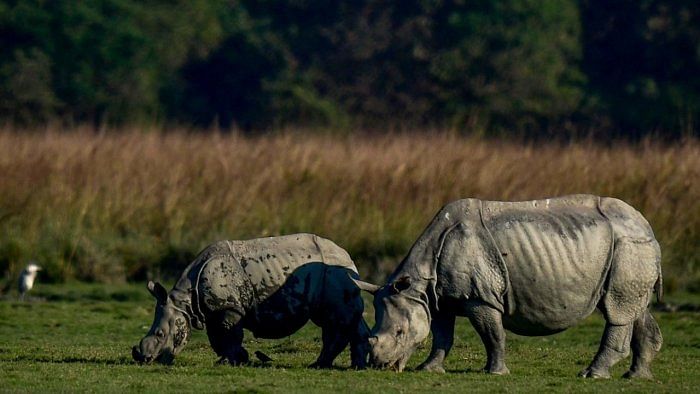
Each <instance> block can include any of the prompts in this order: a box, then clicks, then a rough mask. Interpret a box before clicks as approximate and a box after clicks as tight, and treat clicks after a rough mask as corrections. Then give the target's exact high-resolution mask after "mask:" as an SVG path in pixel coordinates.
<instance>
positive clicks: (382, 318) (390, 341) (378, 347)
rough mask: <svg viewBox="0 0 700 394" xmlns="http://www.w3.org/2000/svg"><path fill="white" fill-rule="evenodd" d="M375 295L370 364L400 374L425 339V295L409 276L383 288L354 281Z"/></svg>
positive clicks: (427, 324) (427, 319) (427, 320)
mask: <svg viewBox="0 0 700 394" xmlns="http://www.w3.org/2000/svg"><path fill="white" fill-rule="evenodd" d="M353 281H354V282H355V284H356V285H357V287H359V288H360V289H362V290H365V291H368V292H369V293H371V294H373V295H374V316H375V324H374V328H373V329H372V332H371V334H370V338H369V340H368V341H369V344H370V357H369V361H370V364H372V365H373V366H374V367H378V368H390V369H394V370H396V371H398V372H401V371H403V369H404V367H405V366H406V363H407V362H408V359H409V358H410V357H411V354H413V352H414V351H415V350H416V348H417V347H418V345H419V344H420V343H421V342H423V340H425V338H427V337H428V333H429V332H430V312H429V306H428V300H427V296H426V295H425V292H423V291H418V290H417V289H416V288H414V287H413V286H412V284H411V279H410V277H408V276H404V277H401V278H399V279H397V280H395V281H393V282H390V283H388V284H386V285H384V286H381V287H380V286H377V285H373V284H371V283H367V282H362V281H359V280H355V279H353Z"/></svg>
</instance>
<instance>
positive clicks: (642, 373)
mask: <svg viewBox="0 0 700 394" xmlns="http://www.w3.org/2000/svg"><path fill="white" fill-rule="evenodd" d="M662 343H663V338H662V336H661V330H659V325H658V324H657V323H656V320H654V317H653V316H652V315H651V313H649V311H646V312H645V313H644V314H642V316H640V317H639V318H638V319H637V320H635V322H634V327H633V328H632V366H631V367H630V370H629V371H627V372H626V373H625V375H624V377H626V378H645V379H651V378H653V375H652V374H651V361H652V360H653V359H654V356H656V353H658V351H659V350H661V344H662Z"/></svg>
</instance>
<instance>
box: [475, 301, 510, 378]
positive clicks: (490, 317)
mask: <svg viewBox="0 0 700 394" xmlns="http://www.w3.org/2000/svg"><path fill="white" fill-rule="evenodd" d="M467 317H469V321H471V323H472V325H473V326H474V328H475V329H476V332H477V333H479V336H480V337H481V341H482V342H483V343H484V347H485V348H486V359H487V361H486V366H485V367H484V371H485V372H488V373H492V374H495V375H507V374H509V373H510V371H509V370H508V367H506V363H505V356H506V332H505V330H504V329H503V322H502V316H501V312H500V311H499V310H498V309H495V308H493V307H491V306H490V305H487V304H483V303H476V304H473V305H471V306H470V307H469V308H468V310H467Z"/></svg>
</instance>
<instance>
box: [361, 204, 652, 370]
mask: <svg viewBox="0 0 700 394" xmlns="http://www.w3.org/2000/svg"><path fill="white" fill-rule="evenodd" d="M659 263H660V249H659V245H658V243H657V241H656V240H655V238H654V234H653V232H652V230H651V227H650V226H649V223H648V222H647V221H646V220H645V219H644V217H642V215H641V214H640V213H639V212H637V211H636V210H634V208H632V207H630V206H629V205H627V204H626V203H624V202H622V201H620V200H617V199H614V198H605V197H597V196H590V195H574V196H566V197H560V198H552V199H546V200H537V201H525V202H490V201H480V200H475V199H467V200H459V201H456V202H453V203H450V204H448V205H446V206H445V207H443V208H442V209H441V210H440V212H439V213H438V214H437V216H435V218H434V219H433V221H432V222H431V223H430V225H429V226H428V228H427V229H426V230H425V231H424V232H423V234H422V235H421V236H420V238H419V239H418V240H417V241H416V243H415V244H414V245H413V247H412V248H411V250H410V252H409V254H408V255H407V257H406V258H405V259H404V260H403V262H402V263H401V264H400V265H399V267H398V268H397V269H396V271H394V273H393V274H392V275H391V276H390V278H389V280H388V283H387V284H386V285H384V286H382V287H379V286H375V285H372V284H369V283H366V282H360V281H356V284H357V285H358V286H359V287H360V288H362V289H364V290H367V291H370V292H372V293H373V294H374V306H375V310H376V325H375V327H374V328H373V330H372V333H371V336H370V338H369V343H370V346H371V350H370V362H371V363H372V364H373V365H375V366H379V367H389V368H394V369H396V370H399V371H401V370H402V369H403V368H404V367H405V365H406V362H407V361H408V358H409V357H410V356H411V354H412V353H413V351H414V350H415V349H416V347H417V346H418V345H419V344H420V343H421V342H422V341H423V340H424V339H425V338H426V337H427V336H428V333H429V331H432V334H433V345H432V351H431V352H430V355H429V357H428V359H427V360H425V362H423V363H422V364H421V365H420V366H419V369H423V370H429V371H439V372H444V368H443V360H444V359H445V357H446V356H447V354H448V353H449V351H450V348H451V347H452V343H453V336H454V324H455V317H456V316H466V317H468V318H469V320H470V321H471V323H472V325H473V326H474V328H475V329H476V331H477V333H478V334H479V335H480V337H481V339H482V341H483V343H484V346H485V348H486V354H487V362H486V367H485V370H486V371H487V372H490V373H493V374H507V373H509V371H508V368H507V367H506V364H505V331H504V330H509V331H512V332H514V333H516V334H519V335H526V336H540V335H550V334H553V333H557V332H560V331H563V330H565V329H566V328H568V327H571V326H572V325H574V324H576V323H577V322H578V321H580V320H582V319H584V318H585V317H586V316H588V315H589V314H591V313H592V312H593V310H594V309H595V308H598V309H599V310H600V311H601V312H602V314H603V316H604V317H605V320H606V325H605V330H604V333H603V338H602V340H601V343H600V348H599V350H598V353H597V354H596V355H595V357H594V358H593V361H592V362H591V364H590V365H589V366H588V367H587V368H586V369H584V370H583V371H582V372H581V374H580V375H581V376H584V377H589V378H605V377H609V376H610V374H609V372H608V370H609V368H610V367H612V366H613V365H614V364H615V363H617V362H618V361H619V360H621V359H622V358H624V357H626V356H627V355H628V354H629V352H630V347H631V350H632V354H633V357H632V365H631V368H630V369H629V371H628V372H627V373H626V374H625V376H626V377H644V378H650V377H651V376H652V375H651V370H650V363H651V361H652V359H653V358H654V356H655V355H656V353H657V352H658V351H659V350H660V348H661V343H662V337H661V332H660V330H659V327H658V325H657V324H656V322H655V321H654V318H653V317H652V316H651V314H650V313H649V312H648V310H647V305H648V303H649V301H650V298H651V294H652V292H653V291H654V290H656V292H657V297H661V281H662V278H661V267H660V264H659Z"/></svg>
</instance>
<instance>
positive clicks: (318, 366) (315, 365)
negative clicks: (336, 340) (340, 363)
mask: <svg viewBox="0 0 700 394" xmlns="http://www.w3.org/2000/svg"><path fill="white" fill-rule="evenodd" d="M331 367H333V364H332V363H331V364H329V363H321V362H318V361H316V362H314V363H312V364H311V365H309V368H311V369H328V368H331Z"/></svg>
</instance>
